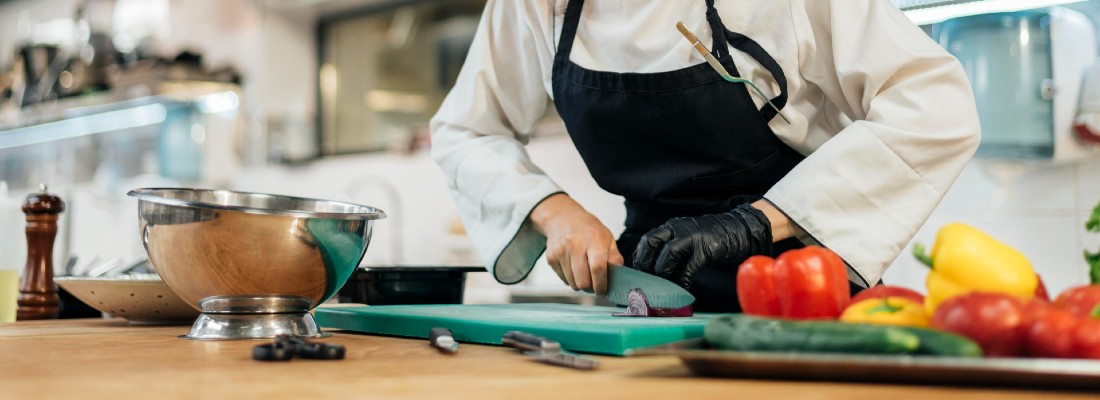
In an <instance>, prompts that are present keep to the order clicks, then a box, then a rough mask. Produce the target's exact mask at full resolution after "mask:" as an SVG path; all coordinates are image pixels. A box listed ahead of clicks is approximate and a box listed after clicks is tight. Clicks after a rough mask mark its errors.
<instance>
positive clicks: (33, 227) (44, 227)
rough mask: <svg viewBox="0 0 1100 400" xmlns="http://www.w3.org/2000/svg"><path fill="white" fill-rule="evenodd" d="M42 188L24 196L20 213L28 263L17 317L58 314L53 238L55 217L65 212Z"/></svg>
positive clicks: (43, 316)
mask: <svg viewBox="0 0 1100 400" xmlns="http://www.w3.org/2000/svg"><path fill="white" fill-rule="evenodd" d="M38 188H39V189H41V190H42V191H41V192H39V193H32V194H29V195H27V198H26V199H24V200H23V214H26V215H27V265H26V266H24V267H23V281H22V283H21V284H20V285H19V310H18V311H16V317H15V318H16V320H19V321H23V320H30V319H55V318H57V315H58V297H57V285H56V284H54V281H53V241H54V238H55V237H56V236H57V216H58V214H61V212H62V211H65V202H63V201H61V198H60V197H57V196H54V195H52V194H49V193H47V192H46V185H45V184H41V185H39V186H38Z"/></svg>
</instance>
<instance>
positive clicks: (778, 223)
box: [752, 199, 800, 243]
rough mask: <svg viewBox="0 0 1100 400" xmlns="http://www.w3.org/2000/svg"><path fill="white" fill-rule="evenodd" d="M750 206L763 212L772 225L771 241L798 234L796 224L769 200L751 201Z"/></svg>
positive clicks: (798, 230)
mask: <svg viewBox="0 0 1100 400" xmlns="http://www.w3.org/2000/svg"><path fill="white" fill-rule="evenodd" d="M752 207H753V208H755V209H757V210H760V212H763V213H764V216H765V217H767V218H768V222H770V223H771V227H772V243H775V242H778V241H780V240H784V239H789V238H792V237H795V236H797V235H798V234H799V232H800V229H799V228H798V225H796V224H795V223H793V222H791V219H790V218H787V214H784V213H783V212H782V211H779V209H778V208H776V207H775V205H773V204H772V203H771V202H770V201H767V200H765V199H760V200H757V201H755V202H753V203H752Z"/></svg>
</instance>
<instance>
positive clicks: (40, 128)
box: [0, 82, 240, 149]
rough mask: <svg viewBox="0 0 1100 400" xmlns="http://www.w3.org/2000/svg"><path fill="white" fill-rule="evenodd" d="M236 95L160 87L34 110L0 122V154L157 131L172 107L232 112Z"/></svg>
mask: <svg viewBox="0 0 1100 400" xmlns="http://www.w3.org/2000/svg"><path fill="white" fill-rule="evenodd" d="M237 91H238V87H237V86H236V85H233V84H227V83H220V82H163V83H161V84H159V85H158V90H157V92H158V93H157V94H151V95H144V96H132V95H127V94H126V93H124V92H123V91H121V90H116V91H111V92H102V93H96V94H91V95H86V96H79V97H72V98H65V99H61V100H58V101H54V102H50V103H44V104H37V105H33V106H30V107H27V108H24V109H22V110H19V111H17V112H16V113H14V114H12V115H10V116H9V117H8V118H0V149H6V148H13V147H20V146H27V145H32V144H38V143H46V142H51V141H56V140H63V139H69V138H74V137H79V136H85V135H93V134H98V133H105V132H116V131H119V130H124V129H130V128H139V127H143V126H150V125H156V124H159V123H162V122H164V121H165V119H166V118H167V113H168V108H170V107H174V106H189V105H194V106H195V107H197V108H198V109H199V110H200V111H202V112H219V111H223V110H224V111H228V110H235V109H236V108H237V107H238V106H239V103H240V101H239V98H238V96H237V94H236V93H237Z"/></svg>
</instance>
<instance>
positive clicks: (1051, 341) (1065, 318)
mask: <svg viewBox="0 0 1100 400" xmlns="http://www.w3.org/2000/svg"><path fill="white" fill-rule="evenodd" d="M1027 309H1028V311H1029V312H1030V313H1031V318H1032V320H1031V321H1032V322H1031V323H1030V326H1029V327H1028V332H1027V334H1028V336H1027V342H1028V353H1030V354H1031V355H1032V356H1035V357H1051V358H1091V359H1100V320H1097V319H1093V318H1090V317H1081V316H1078V315H1074V314H1073V313H1071V312H1069V311H1066V310H1064V309H1061V308H1058V307H1051V306H1047V305H1043V304H1041V303H1033V304H1029V305H1028V307H1027Z"/></svg>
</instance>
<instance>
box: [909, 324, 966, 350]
mask: <svg viewBox="0 0 1100 400" xmlns="http://www.w3.org/2000/svg"><path fill="white" fill-rule="evenodd" d="M901 329H904V330H905V331H906V332H909V333H912V334H914V335H916V336H917V338H918V339H920V346H919V347H917V350H916V351H915V352H914V353H915V354H927V355H935V356H953V357H981V356H982V348H981V347H980V346H978V344H977V343H974V341H973V340H970V339H967V338H965V337H962V336H959V335H956V334H953V333H947V332H941V331H936V330H932V329H924V328H910V327H902V328H901Z"/></svg>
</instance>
